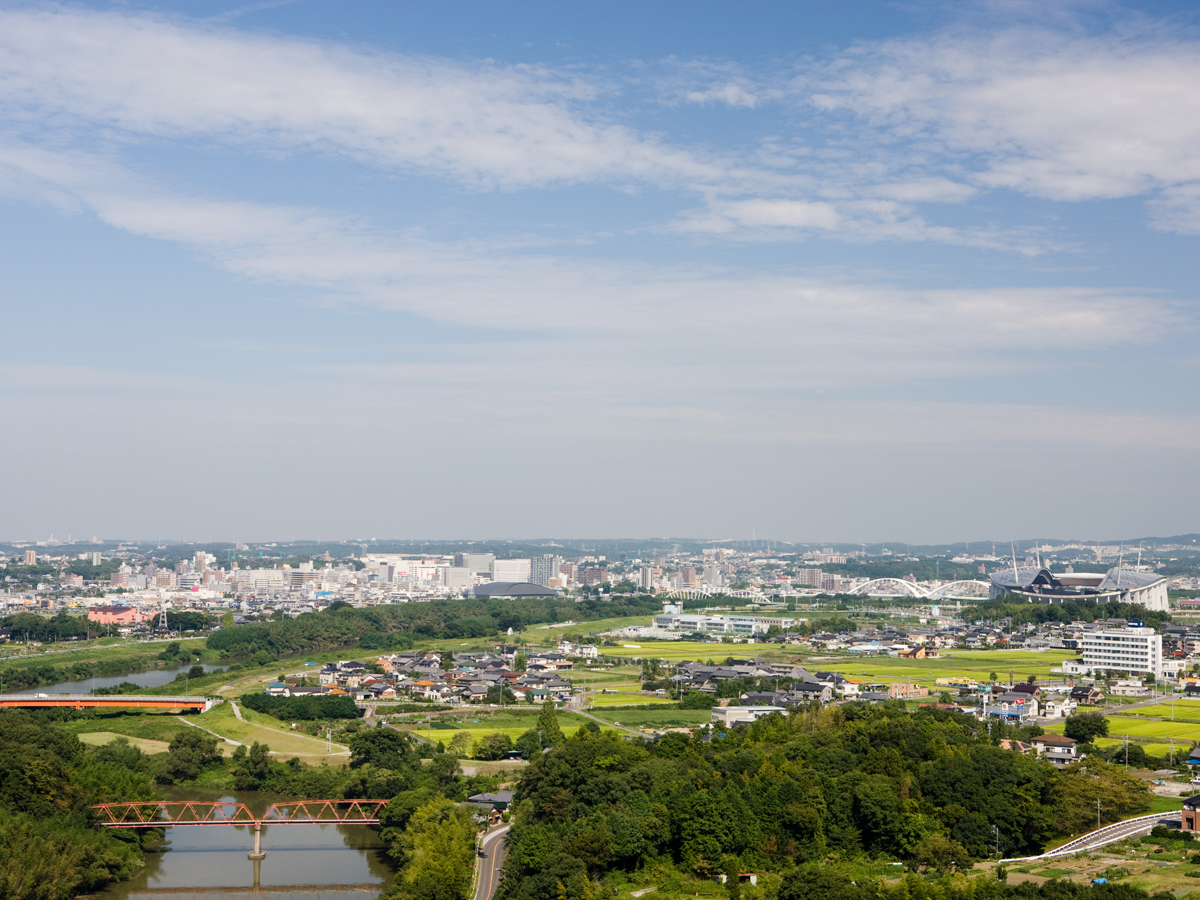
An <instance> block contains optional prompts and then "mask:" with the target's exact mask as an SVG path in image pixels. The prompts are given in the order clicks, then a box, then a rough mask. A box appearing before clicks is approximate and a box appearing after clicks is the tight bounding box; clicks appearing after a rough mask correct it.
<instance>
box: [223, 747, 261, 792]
mask: <svg viewBox="0 0 1200 900" xmlns="http://www.w3.org/2000/svg"><path fill="white" fill-rule="evenodd" d="M230 759H231V760H232V762H233V763H234V766H235V767H234V770H233V786H234V788H235V789H236V790H239V791H248V790H253V789H254V788H257V787H260V786H261V785H262V783H263V782H264V781H265V780H266V778H267V775H268V773H269V772H270V771H271V748H270V747H268V746H267V745H266V744H260V743H259V742H258V741H255V742H254V745H253V746H252V747H251V748H250V751H249V752H248V753H247V751H246V745H245V744H242V745H240V746H238V747H237V748H236V749H235V750H234V751H233V756H232V757H230Z"/></svg>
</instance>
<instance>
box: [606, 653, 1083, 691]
mask: <svg viewBox="0 0 1200 900" xmlns="http://www.w3.org/2000/svg"><path fill="white" fill-rule="evenodd" d="M600 653H601V655H602V656H603V657H605V658H607V659H613V658H621V657H624V658H635V659H636V658H641V659H661V660H666V661H667V662H672V663H673V662H681V661H685V660H695V661H699V662H705V661H708V660H712V661H714V662H717V663H722V662H724V661H725V660H726V659H727V658H729V657H733V658H735V659H745V658H746V657H761V658H763V659H766V660H769V661H781V662H784V661H786V662H794V663H796V664H797V665H804V666H806V667H807V668H808V669H809V671H817V670H822V671H834V672H837V673H838V674H839V675H843V676H845V677H846V678H849V679H851V680H852V681H866V682H877V681H878V682H886V681H911V682H913V683H915V684H920V685H924V686H926V687H929V688H931V689H932V688H935V687H936V684H935V682H936V680H937V679H938V678H951V677H960V678H970V679H972V680H974V681H987V680H988V678H989V676H990V675H991V673H992V672H995V673H996V674H997V675H998V676H999V677H1000V678H1001V679H1002V680H1004V681H1008V680H1009V679H1010V677H1011V678H1012V679H1013V680H1015V681H1026V680H1028V678H1029V676H1030V675H1035V676H1037V678H1038V679H1039V680H1041V681H1045V680H1047V679H1049V678H1051V677H1052V673H1051V669H1055V668H1058V667H1059V666H1061V665H1062V663H1063V660H1065V659H1073V658H1074V656H1075V654H1074V653H1072V652H1071V651H1069V650H1011V651H1003V650H952V651H949V652H947V653H943V654H942V655H941V656H939V657H937V658H935V659H898V658H895V657H890V656H855V655H851V654H833V653H830V654H821V655H814V654H812V653H809V652H807V651H803V652H802V651H801V650H799V649H798V648H795V647H781V646H780V645H778V644H705V643H699V642H694V641H647V642H645V643H642V644H639V645H637V646H633V645H632V642H631V644H626V645H625V646H623V647H602V648H600Z"/></svg>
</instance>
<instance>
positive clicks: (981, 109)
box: [798, 28, 1200, 201]
mask: <svg viewBox="0 0 1200 900" xmlns="http://www.w3.org/2000/svg"><path fill="white" fill-rule="evenodd" d="M798 86H799V89H800V90H802V91H805V92H808V94H809V99H810V102H812V103H813V104H815V105H816V106H817V107H819V108H821V109H825V110H829V111H832V110H849V111H852V112H854V113H856V114H858V115H860V116H862V117H863V118H864V119H865V120H866V121H867V122H868V123H869V124H870V125H871V126H872V128H874V129H875V130H876V132H877V134H878V135H879V136H880V138H881V139H883V140H885V141H892V142H895V141H900V142H903V144H902V146H904V147H905V148H910V147H911V146H912V145H913V144H916V145H917V146H919V147H920V152H921V153H923V154H925V155H927V156H928V155H933V156H934V157H935V158H936V157H937V156H938V155H941V156H942V157H943V158H948V159H950V160H957V161H958V162H959V163H960V164H962V165H964V167H968V168H975V169H976V171H975V174H974V180H975V182H976V183H977V184H979V185H980V186H985V187H1003V188H1011V189H1014V190H1018V191H1021V192H1024V193H1028V194H1032V195H1036V196H1041V197H1048V198H1051V199H1055V200H1067V201H1078V200H1091V199H1102V198H1113V197H1126V196H1136V195H1140V194H1145V193H1147V192H1151V191H1155V190H1158V189H1161V188H1169V187H1172V186H1177V185H1182V184H1190V183H1194V182H1197V181H1200V154H1198V153H1197V152H1196V147H1197V146H1200V45H1198V44H1197V43H1195V42H1191V41H1183V40H1177V39H1174V38H1164V37H1162V36H1161V35H1135V36H1132V37H1130V36H1123V35H1121V34H1118V33H1112V34H1108V35H1105V36H1100V37H1084V38H1079V37H1073V36H1068V35H1063V34H1060V33H1055V32H1049V31H1039V30H1031V29H1027V28H1020V29H1012V30H1009V31H1005V32H1002V33H999V34H995V35H987V36H982V35H978V34H972V33H967V32H951V33H947V34H943V35H941V36H939V37H938V38H935V39H932V40H897V41H889V42H885V43H880V44H874V45H869V44H868V45H863V46H860V47H858V48H856V49H854V50H853V51H852V52H849V53H847V54H845V55H843V56H842V57H841V58H839V59H838V60H837V61H835V62H834V63H833V64H831V65H829V66H828V67H826V68H824V69H823V70H821V71H820V72H818V73H814V74H811V75H810V76H807V77H806V78H805V79H803V80H802V81H801V82H800V83H799V85H798ZM898 152H900V151H899V150H898ZM905 152H907V150H906V151H905Z"/></svg>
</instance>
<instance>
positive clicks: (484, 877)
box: [475, 825, 508, 900]
mask: <svg viewBox="0 0 1200 900" xmlns="http://www.w3.org/2000/svg"><path fill="white" fill-rule="evenodd" d="M507 835H508V826H507V825H503V826H501V827H500V828H497V829H496V830H495V831H490V832H488V833H487V834H485V835H484V836H483V840H482V841H481V842H480V844H479V853H480V856H481V859H480V860H479V881H478V883H477V884H476V885H475V900H492V894H494V893H496V888H497V887H499V886H500V869H501V867H503V865H504V857H505V856H507V855H508V847H507V845H506V844H505V843H504V838H505V837H506V836H507Z"/></svg>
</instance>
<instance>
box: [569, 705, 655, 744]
mask: <svg viewBox="0 0 1200 900" xmlns="http://www.w3.org/2000/svg"><path fill="white" fill-rule="evenodd" d="M564 712H573V713H575V715H577V716H583V717H584V718H585V719H591V720H592V721H593V722H598V723H600V724H601V725H603V726H604V727H605V728H616V729H618V730H619V731H624V732H628V733H629V734H632V735H634V736H635V737H645V735H644V734H643V733H642V732H640V731H638V730H637V729H636V728H626V727H625V726H624V725H614V724H613V723H612V722H605V721H604V720H603V719H597V718H596V717H595V716H593V715H592V714H591V713H590V712H586V711H585V710H582V709H570V710H564Z"/></svg>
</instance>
